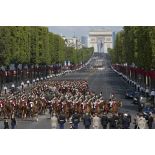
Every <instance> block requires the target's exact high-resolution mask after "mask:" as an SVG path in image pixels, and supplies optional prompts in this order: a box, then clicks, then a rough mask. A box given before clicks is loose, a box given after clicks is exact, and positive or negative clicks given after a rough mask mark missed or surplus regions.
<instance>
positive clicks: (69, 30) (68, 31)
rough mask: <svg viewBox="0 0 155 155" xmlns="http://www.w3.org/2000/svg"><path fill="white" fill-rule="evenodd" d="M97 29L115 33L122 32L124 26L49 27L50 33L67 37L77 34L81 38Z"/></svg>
mask: <svg viewBox="0 0 155 155" xmlns="http://www.w3.org/2000/svg"><path fill="white" fill-rule="evenodd" d="M96 28H105V29H110V30H112V31H113V32H118V31H121V30H122V26H49V31H51V32H54V33H56V34H62V35H64V36H66V37H73V36H74V33H75V36H77V37H81V36H88V33H89V31H90V30H92V29H96Z"/></svg>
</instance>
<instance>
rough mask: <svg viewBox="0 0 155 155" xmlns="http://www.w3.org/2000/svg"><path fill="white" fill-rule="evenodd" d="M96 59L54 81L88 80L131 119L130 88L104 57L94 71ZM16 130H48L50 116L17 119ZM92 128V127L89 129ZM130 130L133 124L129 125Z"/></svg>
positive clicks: (132, 111) (93, 87) (134, 109)
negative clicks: (115, 100)
mask: <svg viewBox="0 0 155 155" xmlns="http://www.w3.org/2000/svg"><path fill="white" fill-rule="evenodd" d="M97 59H98V58H97V57H92V59H91V61H90V63H89V64H88V65H87V66H86V67H84V68H83V69H81V70H79V71H76V72H72V73H69V74H66V75H63V76H61V77H56V78H55V79H64V80H65V79H67V80H68V79H71V80H72V79H74V80H75V79H85V80H88V83H89V88H90V89H92V90H93V91H94V92H96V93H97V94H100V92H102V94H103V98H104V99H107V100H108V99H109V97H110V94H111V93H114V94H115V96H116V97H117V98H118V99H120V100H122V102H123V106H122V108H121V109H120V111H121V112H129V113H130V114H131V116H132V119H133V118H134V116H135V115H136V113H137V108H138V107H137V106H136V105H133V104H132V100H129V99H125V91H126V89H129V88H131V86H130V85H129V84H128V83H127V82H126V81H124V80H123V79H122V78H121V77H120V76H119V75H118V74H117V73H115V72H114V71H113V70H112V69H111V68H110V63H109V60H108V59H107V57H106V56H105V55H102V56H100V59H103V61H104V67H103V68H101V69H97V68H96V69H94V68H93V65H94V64H95V61H96V60H97ZM69 126H70V125H69V122H66V124H65V128H66V129H67V128H69ZM153 126H155V125H153ZM0 128H3V121H0ZM16 128H17V129H50V128H51V124H50V116H49V114H48V112H47V114H46V115H41V116H39V119H38V121H35V120H31V119H28V120H21V119H17V126H16ZM79 128H80V129H83V128H84V126H83V123H82V122H81V123H80V125H79ZM91 128H92V127H91ZM131 128H133V124H132V123H131Z"/></svg>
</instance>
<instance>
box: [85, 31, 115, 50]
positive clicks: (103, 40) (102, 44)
mask: <svg viewBox="0 0 155 155" xmlns="http://www.w3.org/2000/svg"><path fill="white" fill-rule="evenodd" d="M88 47H94V52H99V53H107V52H108V48H113V39H112V31H110V30H105V29H96V30H92V31H90V32H89V39H88Z"/></svg>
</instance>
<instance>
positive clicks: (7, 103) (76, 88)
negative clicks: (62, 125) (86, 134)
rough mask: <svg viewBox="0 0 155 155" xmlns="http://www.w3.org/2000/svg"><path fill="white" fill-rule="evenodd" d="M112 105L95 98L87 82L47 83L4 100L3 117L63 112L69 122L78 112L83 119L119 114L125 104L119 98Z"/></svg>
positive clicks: (0, 103)
mask: <svg viewBox="0 0 155 155" xmlns="http://www.w3.org/2000/svg"><path fill="white" fill-rule="evenodd" d="M110 102H113V103H112V104H110ZM110 102H109V101H106V100H104V99H103V98H102V97H101V96H98V97H96V94H95V93H94V92H92V91H91V90H90V89H89V87H88V82H87V81H85V80H72V81H71V80H65V81H64V80H58V81H56V80H55V81H50V80H47V81H41V82H38V84H36V85H35V86H32V87H31V88H29V89H28V90H24V91H21V92H19V93H18V94H16V93H14V94H11V95H9V96H5V98H4V99H1V100H0V117H1V118H11V117H18V118H21V119H26V118H32V119H34V118H36V117H38V115H43V114H46V112H49V113H50V115H51V116H52V114H53V113H56V115H60V113H62V112H63V113H64V114H65V116H66V118H68V119H69V118H70V117H71V116H72V114H73V113H74V112H75V111H76V112H77V113H78V114H80V115H81V116H82V115H83V114H85V113H90V114H91V115H93V114H95V113H98V114H100V113H101V112H106V113H109V112H111V113H117V112H118V110H119V108H120V107H121V106H122V102H121V101H120V100H117V99H111V101H110Z"/></svg>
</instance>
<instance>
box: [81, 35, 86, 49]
mask: <svg viewBox="0 0 155 155" xmlns="http://www.w3.org/2000/svg"><path fill="white" fill-rule="evenodd" d="M81 43H82V47H88V37H87V36H81Z"/></svg>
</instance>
